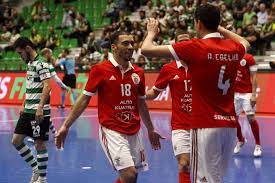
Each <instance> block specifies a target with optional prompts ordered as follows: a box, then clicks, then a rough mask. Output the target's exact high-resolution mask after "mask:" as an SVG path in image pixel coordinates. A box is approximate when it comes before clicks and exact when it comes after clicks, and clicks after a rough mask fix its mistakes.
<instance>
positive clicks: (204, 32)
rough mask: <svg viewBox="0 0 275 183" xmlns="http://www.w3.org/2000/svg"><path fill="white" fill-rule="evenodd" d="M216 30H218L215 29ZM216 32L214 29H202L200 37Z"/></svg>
mask: <svg viewBox="0 0 275 183" xmlns="http://www.w3.org/2000/svg"><path fill="white" fill-rule="evenodd" d="M214 32H217V31H214ZM214 32H213V31H208V30H204V31H201V33H200V38H204V37H205V36H206V35H208V34H211V33H214Z"/></svg>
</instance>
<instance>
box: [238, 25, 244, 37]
mask: <svg viewBox="0 0 275 183" xmlns="http://www.w3.org/2000/svg"><path fill="white" fill-rule="evenodd" d="M236 34H238V35H239V36H243V28H242V27H238V28H237V29H236Z"/></svg>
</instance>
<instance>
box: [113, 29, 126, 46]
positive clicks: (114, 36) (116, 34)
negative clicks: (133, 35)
mask: <svg viewBox="0 0 275 183" xmlns="http://www.w3.org/2000/svg"><path fill="white" fill-rule="evenodd" d="M121 35H130V33H129V32H126V31H116V32H114V33H113V34H112V35H111V39H110V42H111V44H115V43H116V42H117V41H118V38H119V36H121Z"/></svg>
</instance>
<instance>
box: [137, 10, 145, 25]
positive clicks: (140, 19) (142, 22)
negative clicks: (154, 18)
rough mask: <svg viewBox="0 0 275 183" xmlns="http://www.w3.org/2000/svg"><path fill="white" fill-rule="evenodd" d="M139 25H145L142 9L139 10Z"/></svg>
mask: <svg viewBox="0 0 275 183" xmlns="http://www.w3.org/2000/svg"><path fill="white" fill-rule="evenodd" d="M138 21H139V22H140V25H141V26H143V27H145V25H146V12H145V11H144V10H140V11H139V19H138Z"/></svg>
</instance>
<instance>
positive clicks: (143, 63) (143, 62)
mask: <svg viewBox="0 0 275 183" xmlns="http://www.w3.org/2000/svg"><path fill="white" fill-rule="evenodd" d="M147 63H148V61H146V57H145V56H143V55H140V56H139V57H138V59H137V61H136V62H135V64H137V65H138V66H139V67H141V68H143V69H145V66H146V65H147Z"/></svg>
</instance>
